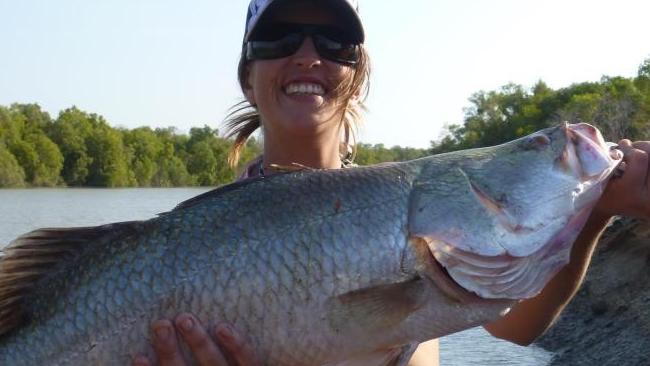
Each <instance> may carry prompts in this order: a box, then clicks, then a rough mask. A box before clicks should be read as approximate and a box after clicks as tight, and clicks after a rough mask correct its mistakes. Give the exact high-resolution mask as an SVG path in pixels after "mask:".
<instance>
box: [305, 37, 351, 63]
mask: <svg viewBox="0 0 650 366" xmlns="http://www.w3.org/2000/svg"><path fill="white" fill-rule="evenodd" d="M313 39H314V46H315V47H316V50H317V51H318V53H319V54H320V55H321V56H323V57H325V58H327V59H329V60H332V61H336V62H341V63H345V64H355V63H357V62H358V61H359V46H358V45H356V44H353V43H345V42H339V41H335V40H332V39H330V38H328V37H326V36H323V35H318V34H316V35H314V38H313Z"/></svg>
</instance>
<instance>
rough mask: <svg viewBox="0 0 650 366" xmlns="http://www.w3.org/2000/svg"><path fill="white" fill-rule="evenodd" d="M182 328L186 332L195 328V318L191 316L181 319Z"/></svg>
mask: <svg viewBox="0 0 650 366" xmlns="http://www.w3.org/2000/svg"><path fill="white" fill-rule="evenodd" d="M180 326H181V329H182V330H183V331H185V332H189V331H191V330H192V328H194V320H193V319H192V318H190V317H187V318H185V319H184V320H182V321H181V324H180Z"/></svg>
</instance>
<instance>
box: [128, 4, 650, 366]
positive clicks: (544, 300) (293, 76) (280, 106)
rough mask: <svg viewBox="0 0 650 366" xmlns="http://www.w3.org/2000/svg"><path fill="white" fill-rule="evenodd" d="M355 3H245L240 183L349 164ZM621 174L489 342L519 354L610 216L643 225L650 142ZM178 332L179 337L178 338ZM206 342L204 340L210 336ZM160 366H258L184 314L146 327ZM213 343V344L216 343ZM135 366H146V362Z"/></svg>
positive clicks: (227, 330)
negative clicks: (245, 151) (511, 346)
mask: <svg viewBox="0 0 650 366" xmlns="http://www.w3.org/2000/svg"><path fill="white" fill-rule="evenodd" d="M363 41H364V33H363V28H362V25H361V22H360V19H359V17H358V14H357V12H356V1H353V0H330V1H327V0H320V1H318V0H303V1H300V0H275V1H274V0H252V1H251V4H250V8H249V14H248V18H247V23H246V34H245V37H244V48H243V53H242V57H241V60H240V64H239V81H240V85H241V88H242V91H243V92H244V95H245V96H246V102H245V105H244V106H243V107H242V108H241V109H239V110H238V112H240V113H238V114H236V115H235V116H234V117H233V118H231V119H230V122H229V127H230V130H231V132H232V135H234V136H236V143H235V145H234V148H233V152H232V154H231V158H232V161H233V162H236V161H237V157H238V154H239V150H240V149H241V147H242V146H243V145H244V143H245V142H246V139H247V138H248V136H250V134H251V133H252V132H254V131H255V129H257V127H260V126H263V136H264V152H263V155H262V157H261V158H260V159H258V160H257V161H255V162H253V163H252V164H250V165H249V167H248V169H247V170H246V172H245V173H244V177H249V176H257V175H269V174H274V173H275V172H276V167H277V166H284V167H291V166H294V165H296V164H298V165H300V166H307V167H312V168H322V169H337V168H341V167H345V166H346V165H347V164H348V159H347V158H348V146H349V145H351V144H352V143H353V142H354V130H355V123H356V121H357V117H358V115H359V113H358V112H359V110H360V109H361V108H362V106H363V105H362V101H363V99H364V97H365V92H366V91H367V89H365V85H367V84H366V81H367V77H368V75H369V67H368V60H367V56H366V53H365V50H364V48H363ZM620 146H621V150H623V152H624V153H625V156H626V158H625V161H626V164H627V170H626V172H625V174H624V176H623V177H622V178H619V179H616V180H613V181H612V182H611V183H610V185H609V186H608V188H607V190H606V192H605V194H604V195H603V198H602V199H601V201H600V202H599V204H598V205H597V207H596V209H595V211H594V213H593V215H592V217H591V218H590V220H589V222H588V223H587V225H586V226H585V229H584V230H583V231H582V233H581V235H580V237H579V238H578V240H577V242H576V244H575V245H574V248H573V251H572V256H571V262H570V264H569V265H568V266H567V267H566V268H564V269H563V270H562V271H561V272H559V273H558V274H557V275H556V276H555V277H554V279H553V280H552V281H551V282H550V283H549V284H548V285H547V286H546V288H545V289H544V290H543V291H542V293H541V294H540V295H538V296H537V297H536V298H533V299H530V300H527V301H524V302H521V303H520V304H518V305H517V306H516V307H515V308H513V310H512V311H511V312H510V313H509V314H508V315H507V316H506V317H504V318H502V319H500V320H498V321H496V322H494V323H492V324H488V325H486V326H485V328H486V329H487V330H488V331H489V332H490V333H491V334H493V335H494V336H497V337H500V338H503V339H506V340H509V341H512V342H515V343H518V344H522V345H526V344H530V343H531V342H532V341H533V340H534V339H535V338H536V337H537V336H539V335H540V334H541V333H543V332H544V330H546V329H547V328H548V327H549V326H550V324H552V322H553V321H554V319H555V318H556V317H557V316H558V314H559V313H560V312H561V311H562V309H563V308H564V307H565V306H566V304H567V303H568V302H569V300H570V299H571V298H572V297H573V295H574V294H575V292H576V291H577V289H578V287H579V285H580V283H581V281H582V279H583V277H584V274H585V271H586V268H587V266H588V264H589V261H590V258H591V254H592V253H593V249H594V248H595V245H596V242H597V240H598V238H599V236H600V234H601V232H602V231H603V229H604V228H605V226H606V224H607V223H608V222H609V219H610V218H611V217H612V216H613V215H630V216H636V217H650V194H649V192H650V184H649V182H648V181H647V175H648V174H647V173H648V152H650V143H648V142H640V143H635V144H632V143H631V142H630V141H628V140H623V141H621V143H620ZM177 332H178V333H179V334H180V338H177V336H176V334H177ZM209 333H211V334H212V336H213V337H214V338H212V337H211V336H210V334H209ZM153 334H154V348H155V349H156V351H157V354H158V357H159V359H160V363H161V365H163V366H168V365H184V364H185V360H184V359H183V358H182V355H181V353H180V347H179V344H180V343H179V342H180V340H182V341H184V342H185V343H187V345H188V346H189V349H190V350H191V351H192V353H193V355H194V358H195V359H196V361H197V362H198V364H200V365H261V364H262V362H261V361H260V360H258V359H257V358H256V354H255V350H254V349H252V347H251V346H250V344H249V343H247V342H246V340H245V337H244V336H243V335H241V334H239V333H237V332H236V330H234V329H232V327H230V326H228V325H226V324H221V325H219V326H217V328H216V329H213V330H210V332H208V331H206V330H205V329H204V328H203V327H202V326H201V324H199V323H198V321H197V320H196V318H194V317H193V316H192V315H190V314H181V315H179V316H178V317H177V318H176V319H175V320H174V322H173V323H172V322H171V321H169V320H161V321H158V322H156V323H155V324H154V325H153ZM215 340H216V342H215ZM133 364H134V365H148V364H149V361H148V360H146V359H145V358H138V359H136V360H134V363H133ZM409 364H410V365H437V364H438V344H437V340H433V341H430V342H427V343H424V344H422V345H420V347H419V348H418V350H417V351H416V352H415V354H414V355H413V357H412V359H411V362H410V363H409Z"/></svg>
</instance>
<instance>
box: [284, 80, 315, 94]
mask: <svg viewBox="0 0 650 366" xmlns="http://www.w3.org/2000/svg"><path fill="white" fill-rule="evenodd" d="M283 90H284V93H285V94H287V95H290V96H291V95H316V96H321V97H322V96H323V95H325V88H324V87H323V86H322V85H321V84H317V83H291V84H288V85H286V86H285V87H284V88H283Z"/></svg>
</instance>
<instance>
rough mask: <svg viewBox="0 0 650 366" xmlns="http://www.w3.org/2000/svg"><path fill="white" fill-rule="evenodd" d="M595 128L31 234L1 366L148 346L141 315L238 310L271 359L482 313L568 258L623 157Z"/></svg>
mask: <svg viewBox="0 0 650 366" xmlns="http://www.w3.org/2000/svg"><path fill="white" fill-rule="evenodd" d="M587 126H588V125H587ZM587 126H585V125H565V126H560V127H556V128H551V129H548V130H544V131H540V132H538V133H537V134H535V135H532V136H529V137H526V138H523V139H520V140H516V141H513V142H510V143H507V144H504V145H500V146H496V147H492V148H485V149H477V150H468V151H463V152H456V153H451V154H444V155H439V156H432V157H428V158H424V159H419V160H415V161H411V162H405V163H394V164H387V165H381V166H374V167H364V168H355V169H343V170H334V171H309V170H307V171H300V172H296V173H291V174H284V175H278V176H274V177H270V178H261V179H256V180H253V181H250V182H243V183H236V184H233V185H229V186H226V187H222V188H220V189H217V190H216V191H213V192H210V193H208V194H204V195H201V196H199V197H197V198H194V199H192V200H190V201H188V202H185V203H183V204H181V205H180V206H179V207H177V208H176V209H174V210H173V211H171V212H168V213H165V214H163V215H161V216H159V217H157V218H155V219H152V220H149V221H144V222H128V223H117V224H112V225H106V226H102V227H95V228H77V229H42V230H37V231H35V232H32V233H29V234H26V235H24V236H23V237H21V238H19V239H17V240H16V241H14V242H13V243H12V244H11V245H10V246H9V247H8V248H6V249H5V253H4V258H3V259H2V260H0V334H2V335H0V364H1V365H35V364H48V365H89V364H93V365H125V364H128V363H129V362H130V361H131V360H132V359H133V358H134V357H135V356H137V355H140V354H144V355H148V356H150V357H151V358H154V354H153V351H152V349H151V346H150V343H151V341H150V330H149V328H150V325H151V323H152V322H153V321H155V320H157V319H161V318H173V317H174V316H175V315H176V314H178V313H180V312H190V313H193V314H195V315H196V316H197V318H199V319H200V321H201V322H202V324H204V325H206V326H207V325H214V324H215V323H217V322H221V321H228V322H231V323H233V324H234V325H235V327H236V328H238V329H239V330H241V331H242V332H243V333H245V334H247V335H248V336H249V338H250V339H251V341H252V342H253V344H254V345H255V347H256V349H257V351H258V353H259V356H260V357H261V358H262V359H263V360H264V361H265V363H266V364H268V365H323V364H335V363H338V362H343V361H345V360H354V359H360V360H361V359H364V357H368V355H372V354H374V353H381V352H383V351H384V350H391V351H393V350H395V349H399V348H401V347H403V346H405V345H408V344H413V343H417V342H421V341H425V340H428V339H432V338H436V337H440V336H444V335H447V334H450V333H453V332H456V331H460V330H463V329H467V328H470V327H473V326H476V325H480V324H484V323H487V322H489V321H491V320H494V319H496V318H498V317H499V316H500V315H502V314H504V313H505V312H507V311H508V309H509V308H510V307H511V306H512V305H513V304H514V303H515V301H516V300H518V299H522V298H527V297H531V296H534V295H535V294H536V293H538V292H539V291H540V290H541V288H542V287H543V286H544V284H545V283H546V282H547V281H548V280H549V279H550V278H551V277H552V275H553V274H554V273H556V272H557V271H558V270H559V269H560V268H561V266H562V265H564V264H565V263H567V261H568V250H569V249H570V246H571V244H572V242H573V240H575V236H576V235H577V232H579V231H580V229H581V227H582V226H581V225H583V224H584V221H585V220H586V215H587V214H588V212H589V210H590V209H591V207H593V204H594V202H595V200H596V199H597V198H598V197H599V195H600V192H601V191H602V186H603V184H604V183H605V182H606V181H607V178H608V176H609V174H610V173H611V171H612V169H613V168H614V166H615V165H616V163H617V161H616V159H612V158H611V157H610V156H609V154H608V149H607V148H606V147H602V146H605V145H604V142H602V138H601V137H599V135H598V134H597V131H596V132H594V131H593V130H592V129H593V128H592V127H591V126H588V127H587ZM601 145H602V146H601ZM601 150H602V151H601ZM540 180H541V182H540ZM3 333H4V334H3Z"/></svg>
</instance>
